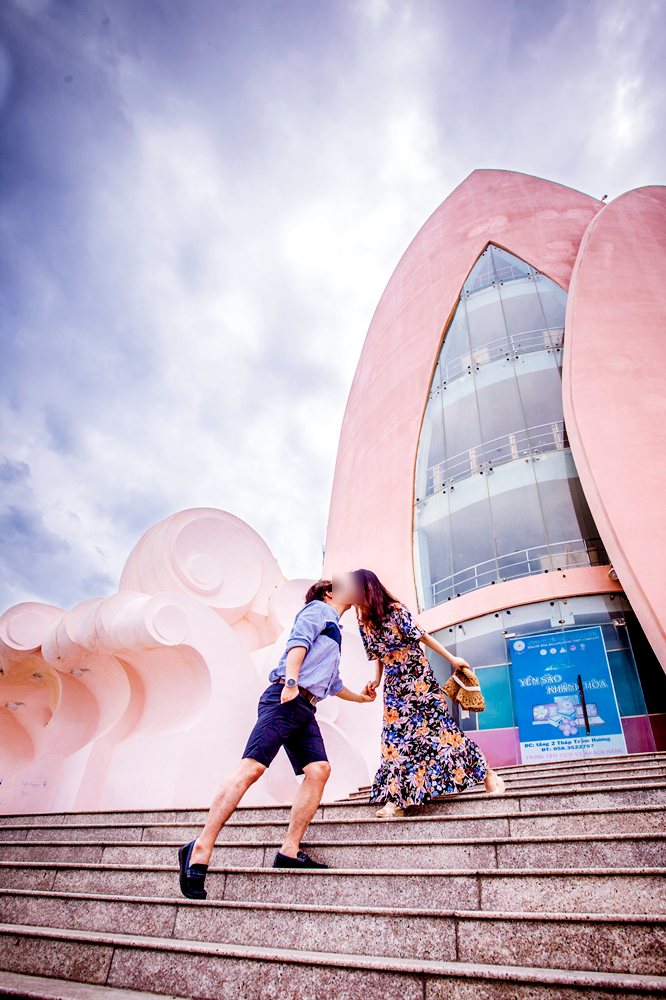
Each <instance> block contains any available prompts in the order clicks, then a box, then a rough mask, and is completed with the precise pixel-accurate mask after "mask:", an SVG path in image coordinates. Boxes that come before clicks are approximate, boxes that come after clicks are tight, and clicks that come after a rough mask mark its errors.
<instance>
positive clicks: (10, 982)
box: [0, 972, 186, 1000]
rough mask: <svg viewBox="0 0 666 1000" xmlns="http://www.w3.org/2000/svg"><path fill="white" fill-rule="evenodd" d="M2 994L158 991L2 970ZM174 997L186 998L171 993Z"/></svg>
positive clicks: (128, 995)
mask: <svg viewBox="0 0 666 1000" xmlns="http://www.w3.org/2000/svg"><path fill="white" fill-rule="evenodd" d="M0 996H3V997H23V998H25V997H30V998H31V1000H155V996H156V994H155V993H144V992H143V991H141V992H138V991H137V990H117V989H115V988H114V987H113V986H93V985H92V983H76V982H74V981H73V980H69V979H51V978H50V977H49V978H47V977H46V976H24V975H22V974H21V973H20V972H0ZM171 1000H186V998H185V997H171Z"/></svg>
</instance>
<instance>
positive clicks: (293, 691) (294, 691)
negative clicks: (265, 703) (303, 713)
mask: <svg viewBox="0 0 666 1000" xmlns="http://www.w3.org/2000/svg"><path fill="white" fill-rule="evenodd" d="M298 694H299V692H298V684H294V686H293V687H287V685H286V684H283V685H282V694H281V695H280V701H281V702H282V704H283V705H285V704H286V703H287V702H288V701H293V700H294V698H298Z"/></svg>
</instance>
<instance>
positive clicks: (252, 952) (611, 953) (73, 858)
mask: <svg viewBox="0 0 666 1000" xmlns="http://www.w3.org/2000/svg"><path fill="white" fill-rule="evenodd" d="M501 772H502V774H503V775H504V778H505V781H506V783H507V789H508V794H507V795H506V796H505V797H503V798H490V797H488V796H486V795H485V794H484V793H483V792H481V791H477V790H472V791H469V792H466V793H464V794H462V795H459V796H454V797H450V798H447V799H441V800H438V801H436V802H433V803H430V804H429V805H428V806H425V807H423V808H421V809H418V810H415V811H414V813H413V814H410V815H409V816H407V817H405V818H404V819H395V820H390V821H388V822H387V821H381V820H377V819H375V818H374V812H375V808H376V807H374V806H371V805H370V804H369V803H368V802H367V789H361V790H360V791H359V792H358V793H356V794H354V795H352V796H351V797H350V798H349V799H348V800H345V801H343V802H336V803H332V804H330V805H324V806H323V807H321V808H320V809H319V811H318V813H317V816H316V817H315V820H314V822H313V823H312V825H311V827H310V829H309V831H308V834H307V845H306V846H307V849H309V850H311V853H312V854H313V856H314V857H315V858H316V859H318V860H321V861H324V862H326V863H328V864H329V865H331V866H333V867H332V868H331V869H330V870H328V871H324V872H321V871H314V872H313V871H296V872H290V871H284V870H274V869H272V868H270V867H269V866H270V865H271V863H272V860H273V856H274V854H275V851H276V849H277V847H278V846H279V844H280V842H281V840H282V835H283V831H284V829H285V822H286V819H287V815H288V809H287V808H279V807H264V808H246V809H240V810H238V812H237V813H236V814H235V816H234V818H233V821H232V822H231V823H229V824H228V825H227V826H226V827H225V829H224V830H223V832H222V835H221V837H220V843H219V845H218V846H217V847H216V850H215V853H214V855H213V860H212V865H211V869H210V871H209V875H208V879H207V888H208V893H209V898H208V900H207V901H206V902H203V903H202V902H194V901H188V900H186V899H184V898H183V897H182V896H180V894H179V892H178V876H177V869H176V848H177V846H178V845H180V844H181V843H184V842H185V841H186V840H190V839H192V838H193V837H194V836H195V835H196V833H197V832H198V830H199V829H200V827H201V824H202V821H203V819H204V816H205V812H204V811H202V810H166V811H159V812H155V811H147V812H115V813H110V812H106V813H84V814H74V813H68V814H64V815H63V814H59V815H41V816H4V817H0V921H2V923H1V924H0V968H1V969H3V970H5V971H4V972H2V973H0V994H4V995H12V996H20V997H42V998H48V1000H66V998H72V1000H90V998H99V1000H102V998H105V1000H131V998H133V997H134V998H136V1000H139V998H141V997H146V996H149V995H152V996H154V994H162V995H167V996H176V997H183V998H184V997H200V998H210V1000H238V998H244V1000H263V998H271V1000H273V998H276V1000H277V998H279V1000H326V998H335V1000H355V998H358V997H361V996H362V997H363V998H364V1000H398V998H399V1000H417V998H418V1000H444V998H454V1000H472V998H473V1000H495V998H498V1000H499V998H502V1000H514V998H517V1000H541V998H544V1000H545V998H548V1000H592V998H601V997H609V998H610V997H614V998H627V997H656V996H664V995H665V994H666V895H665V889H666V879H665V876H666V823H665V819H666V754H663V753H662V754H659V753H652V754H637V755H633V756H631V757H626V756H625V757H615V758H609V759H607V760H605V761H603V762H599V761H572V762H567V763H560V764H546V765H543V766H542V767H539V768H533V767H510V768H503V769H501ZM135 991H137V992H135Z"/></svg>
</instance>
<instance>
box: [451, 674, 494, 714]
mask: <svg viewBox="0 0 666 1000" xmlns="http://www.w3.org/2000/svg"><path fill="white" fill-rule="evenodd" d="M442 690H443V692H444V694H445V695H448V697H449V698H450V699H451V701H453V702H456V701H457V702H458V704H459V705H460V707H461V708H464V709H465V710H466V711H468V712H483V710H484V709H485V707H486V703H485V701H484V700H483V695H482V694H481V687H480V685H479V678H478V677H477V676H476V674H475V673H474V671H473V670H470V668H469V667H456V669H455V670H454V672H453V673H452V674H451V676H450V677H449V679H448V681H447V682H446V684H445V685H444V687H443V688H442Z"/></svg>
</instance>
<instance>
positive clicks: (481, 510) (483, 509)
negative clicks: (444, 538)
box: [451, 497, 497, 594]
mask: <svg viewBox="0 0 666 1000" xmlns="http://www.w3.org/2000/svg"><path fill="white" fill-rule="evenodd" d="M451 543H452V549H453V571H454V578H453V584H454V587H453V589H454V591H455V593H457V594H462V593H466V592H467V591H468V590H475V589H476V588H477V587H485V586H486V585H487V584H489V583H490V581H491V580H495V579H496V578H497V568H496V563H495V545H494V542H493V530H492V522H491V520H490V503H489V501H488V498H487V497H486V499H485V500H482V501H479V502H477V503H473V504H470V505H469V506H467V507H463V508H462V510H457V511H455V512H453V513H452V514H451Z"/></svg>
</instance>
